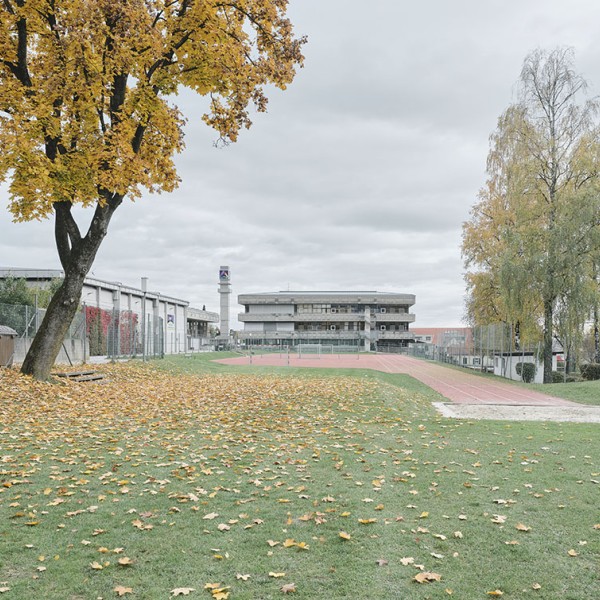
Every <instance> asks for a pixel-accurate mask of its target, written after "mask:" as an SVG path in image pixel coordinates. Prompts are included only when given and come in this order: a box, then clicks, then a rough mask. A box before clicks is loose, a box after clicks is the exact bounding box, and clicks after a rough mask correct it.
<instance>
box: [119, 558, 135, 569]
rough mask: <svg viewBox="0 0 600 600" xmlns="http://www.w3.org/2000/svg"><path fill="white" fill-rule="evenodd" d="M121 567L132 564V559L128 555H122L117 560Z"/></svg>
mask: <svg viewBox="0 0 600 600" xmlns="http://www.w3.org/2000/svg"><path fill="white" fill-rule="evenodd" d="M117 562H118V563H119V564H120V565H121V566H122V567H128V566H129V565H132V564H133V561H132V560H131V559H130V558H129V557H128V556H123V557H122V558H119V560H118V561H117Z"/></svg>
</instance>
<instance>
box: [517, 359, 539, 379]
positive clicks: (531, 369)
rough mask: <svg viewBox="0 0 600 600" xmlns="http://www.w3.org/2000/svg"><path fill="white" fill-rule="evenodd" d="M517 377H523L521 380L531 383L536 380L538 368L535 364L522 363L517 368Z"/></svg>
mask: <svg viewBox="0 0 600 600" xmlns="http://www.w3.org/2000/svg"><path fill="white" fill-rule="evenodd" d="M515 370H516V371H517V375H520V376H521V379H522V380H523V381H524V382H525V383H531V382H532V381H533V380H534V379H535V372H536V367H535V365H534V364H533V363H529V362H520V363H517V364H516V366H515Z"/></svg>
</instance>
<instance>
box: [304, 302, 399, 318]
mask: <svg viewBox="0 0 600 600" xmlns="http://www.w3.org/2000/svg"><path fill="white" fill-rule="evenodd" d="M408 309H409V307H408V306H379V305H376V306H371V307H370V311H371V313H389V314H401V315H405V314H408ZM364 311H365V306H364V305H361V304H297V305H296V312H297V313H298V314H314V313H317V314H322V313H332V314H352V313H363V312H364Z"/></svg>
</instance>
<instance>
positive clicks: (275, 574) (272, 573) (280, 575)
mask: <svg viewBox="0 0 600 600" xmlns="http://www.w3.org/2000/svg"><path fill="white" fill-rule="evenodd" d="M269 577H273V578H275V579H277V578H279V577H285V573H275V572H274V571H271V572H270V573H269Z"/></svg>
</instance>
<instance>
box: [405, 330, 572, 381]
mask: <svg viewBox="0 0 600 600" xmlns="http://www.w3.org/2000/svg"><path fill="white" fill-rule="evenodd" d="M409 354H410V355H411V356H415V357H418V358H425V359H429V360H435V361H439V362H444V363H448V364H453V365H457V366H460V367H465V368H469V369H475V370H479V371H487V372H490V373H495V374H496V375H500V376H502V377H507V378H509V379H517V380H520V379H523V378H524V373H529V372H531V371H530V369H527V368H525V369H524V367H523V365H524V364H531V365H534V367H535V368H534V369H533V373H534V375H533V377H534V378H533V379H532V381H533V380H535V381H536V382H541V378H542V372H543V365H542V361H543V359H542V347H541V343H540V342H534V343H524V342H523V341H522V340H521V338H520V335H519V329H518V327H514V326H511V325H510V324H507V323H497V324H491V325H482V326H479V327H474V328H461V329H460V330H448V333H447V335H441V336H439V338H438V339H437V340H436V343H415V344H411V346H410V350H409ZM553 371H556V373H557V380H558V379H560V376H562V375H565V361H564V356H563V348H562V346H561V345H560V344H559V343H558V342H555V344H554V348H553Z"/></svg>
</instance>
